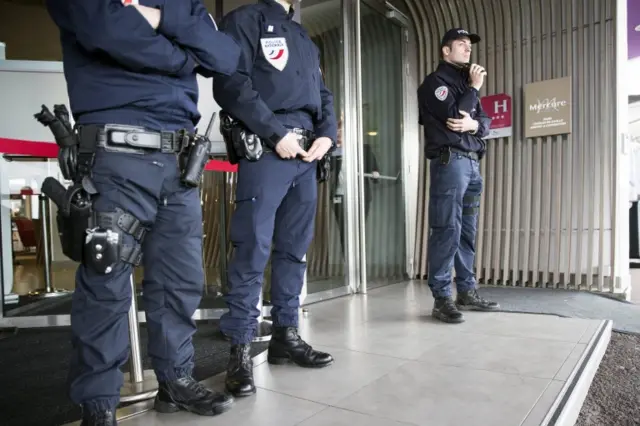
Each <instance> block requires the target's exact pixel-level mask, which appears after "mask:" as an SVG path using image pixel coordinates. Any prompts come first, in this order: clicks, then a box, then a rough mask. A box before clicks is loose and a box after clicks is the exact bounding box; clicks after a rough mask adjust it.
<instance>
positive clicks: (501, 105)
mask: <svg viewBox="0 0 640 426" xmlns="http://www.w3.org/2000/svg"><path fill="white" fill-rule="evenodd" d="M493 110H494V111H495V112H496V113H502V114H507V113H508V112H509V107H508V104H507V100H506V99H502V100H501V101H498V100H496V101H494V102H493Z"/></svg>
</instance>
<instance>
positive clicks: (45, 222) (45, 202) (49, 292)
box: [29, 194, 70, 298]
mask: <svg viewBox="0 0 640 426" xmlns="http://www.w3.org/2000/svg"><path fill="white" fill-rule="evenodd" d="M38 200H39V202H40V206H39V207H40V222H41V223H42V250H43V257H44V288H40V289H38V290H35V291H32V292H30V293H29V296H32V297H38V298H48V297H58V296H66V295H68V294H69V293H70V292H69V291H68V290H56V289H54V288H53V286H52V285H51V245H50V244H51V235H50V234H51V233H50V232H49V197H47V196H46V195H44V194H40V195H39V196H38Z"/></svg>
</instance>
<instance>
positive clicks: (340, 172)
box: [299, 0, 349, 304]
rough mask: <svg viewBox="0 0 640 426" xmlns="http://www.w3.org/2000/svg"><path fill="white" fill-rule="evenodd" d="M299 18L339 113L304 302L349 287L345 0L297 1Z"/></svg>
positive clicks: (321, 190)
mask: <svg viewBox="0 0 640 426" xmlns="http://www.w3.org/2000/svg"><path fill="white" fill-rule="evenodd" d="M299 4H300V6H301V11H300V15H301V23H302V26H303V27H304V28H305V29H306V31H307V33H308V34H309V36H310V37H311V39H312V40H313V42H314V43H315V45H316V46H317V47H318V50H319V51H320V69H321V71H322V75H323V78H324V83H325V85H326V86H327V88H328V89H329V90H331V92H332V93H333V104H334V111H335V114H336V117H337V118H338V122H339V123H338V127H339V128H338V134H339V136H338V148H337V150H336V151H335V152H334V153H333V155H332V157H331V169H332V172H331V178H330V179H329V180H328V181H327V182H324V183H321V184H319V185H318V207H317V213H316V219H315V235H314V238H313V241H312V243H311V247H309V251H308V253H307V275H306V279H307V284H306V294H304V295H303V296H304V303H305V304H307V303H313V302H315V301H319V300H322V299H326V298H331V297H336V296H340V295H344V294H347V293H348V291H349V290H348V283H347V278H346V272H347V267H346V261H345V259H346V248H347V244H346V215H345V200H346V197H347V195H348V193H349V191H348V190H347V188H346V185H345V177H344V176H345V170H346V164H345V162H344V159H345V155H344V152H345V151H344V145H345V144H347V143H349V140H348V139H349V138H345V137H342V136H341V135H342V128H343V124H344V123H343V122H344V120H343V119H342V118H343V114H342V104H343V98H344V95H343V93H344V92H343V88H344V76H343V66H344V63H343V55H344V53H343V25H342V23H343V14H342V9H343V4H342V1H341V0H310V1H303V2H301V3H299Z"/></svg>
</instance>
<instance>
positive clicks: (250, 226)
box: [229, 188, 260, 243]
mask: <svg viewBox="0 0 640 426" xmlns="http://www.w3.org/2000/svg"><path fill="white" fill-rule="evenodd" d="M233 204H234V212H233V215H232V220H231V229H230V231H229V238H230V239H231V241H233V242H234V243H241V242H244V241H247V239H249V238H251V236H252V235H253V234H254V233H255V231H256V226H257V219H258V217H259V208H260V190H259V189H257V188H251V190H245V191H237V193H236V199H235V201H234V202H233Z"/></svg>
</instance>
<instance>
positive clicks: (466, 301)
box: [456, 289, 500, 311]
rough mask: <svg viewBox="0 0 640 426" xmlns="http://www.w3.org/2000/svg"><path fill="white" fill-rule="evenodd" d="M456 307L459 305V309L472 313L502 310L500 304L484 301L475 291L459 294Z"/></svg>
mask: <svg viewBox="0 0 640 426" xmlns="http://www.w3.org/2000/svg"><path fill="white" fill-rule="evenodd" d="M456 305H458V309H466V310H472V311H497V310H498V309H500V305H499V304H497V303H496V302H491V301H490V300H486V299H483V298H482V297H480V295H479V294H478V290H475V289H474V290H470V291H464V292H460V293H458V297H457V298H456Z"/></svg>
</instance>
